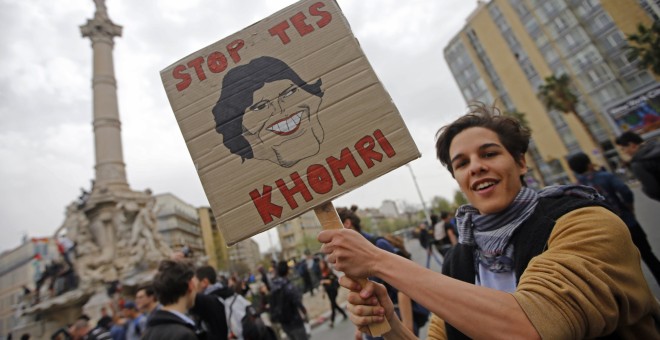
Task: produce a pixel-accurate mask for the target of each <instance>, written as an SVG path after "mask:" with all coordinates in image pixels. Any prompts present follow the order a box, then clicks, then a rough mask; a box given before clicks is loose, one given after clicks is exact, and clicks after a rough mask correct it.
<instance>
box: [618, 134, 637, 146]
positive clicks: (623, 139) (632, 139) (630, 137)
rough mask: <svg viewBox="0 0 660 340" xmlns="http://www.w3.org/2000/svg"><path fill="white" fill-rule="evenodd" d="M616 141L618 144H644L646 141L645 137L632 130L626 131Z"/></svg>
mask: <svg viewBox="0 0 660 340" xmlns="http://www.w3.org/2000/svg"><path fill="white" fill-rule="evenodd" d="M615 143H616V145H621V146H628V144H630V143H633V144H642V143H644V139H643V138H642V137H641V136H640V135H638V134H636V133H634V132H632V131H626V132H624V133H622V134H621V135H620V136H619V137H617V139H616V141H615Z"/></svg>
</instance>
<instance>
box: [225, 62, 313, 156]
mask: <svg viewBox="0 0 660 340" xmlns="http://www.w3.org/2000/svg"><path fill="white" fill-rule="evenodd" d="M284 79H288V80H291V81H292V82H293V83H294V84H295V85H296V86H298V87H300V88H301V89H303V90H305V91H307V92H308V93H310V94H313V95H315V96H318V97H323V91H322V90H321V79H319V80H317V81H316V82H315V83H313V84H308V83H307V82H305V81H303V80H302V79H301V78H300V76H298V74H297V73H296V72H295V71H294V70H293V69H291V68H290V67H289V65H287V64H286V63H284V62H283V61H281V60H279V59H276V58H273V57H266V56H264V57H259V58H256V59H253V60H251V61H250V62H249V63H247V64H245V65H241V66H237V67H234V68H233V69H231V70H229V72H227V74H226V75H225V77H224V79H223V80H222V89H221V90H220V98H219V99H218V102H217V103H216V104H215V106H214V107H213V110H212V111H213V116H214V118H215V130H216V131H217V132H218V133H219V134H221V135H222V139H223V144H224V145H225V146H226V147H227V148H228V149H229V151H230V152H231V153H233V154H235V155H239V156H241V158H242V159H246V158H247V159H250V158H253V157H254V155H253V154H252V147H251V146H250V143H248V141H247V140H246V139H245V137H243V114H244V113H245V109H247V108H248V107H250V105H252V104H253V103H252V95H253V94H254V92H255V91H257V90H259V89H260V88H262V87H263V86H264V84H266V83H270V82H274V81H277V80H284Z"/></svg>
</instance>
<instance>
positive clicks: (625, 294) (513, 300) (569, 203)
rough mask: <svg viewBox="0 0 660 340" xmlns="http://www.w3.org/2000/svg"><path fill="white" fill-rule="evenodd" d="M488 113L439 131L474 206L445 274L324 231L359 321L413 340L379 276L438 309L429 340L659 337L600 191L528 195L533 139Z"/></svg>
mask: <svg viewBox="0 0 660 340" xmlns="http://www.w3.org/2000/svg"><path fill="white" fill-rule="evenodd" d="M498 113H499V112H498V110H497V109H495V108H488V107H485V106H483V105H481V106H478V107H473V109H472V111H471V112H470V113H469V114H468V115H465V116H463V117H461V118H459V119H458V120H456V121H454V122H453V123H451V124H449V125H448V126H445V127H443V128H442V129H440V131H439V134H438V138H437V143H436V151H437V155H438V158H439V159H440V161H441V163H442V164H443V165H444V166H445V167H446V168H447V169H448V170H449V172H450V173H451V174H452V175H453V177H454V178H455V179H456V181H457V183H458V185H459V187H460V189H461V191H462V192H463V193H464V194H465V195H466V197H467V199H468V201H469V202H470V204H468V205H464V206H461V207H460V208H459V209H458V211H457V214H456V218H457V224H458V229H459V243H458V244H457V245H456V246H455V247H454V248H453V249H452V250H451V251H450V252H449V253H448V254H447V257H446V259H445V263H444V265H443V269H442V274H439V273H436V272H433V271H430V270H428V269H426V268H423V267H421V266H419V265H417V264H415V263H414V262H411V261H408V260H406V259H404V258H402V257H400V256H397V255H395V254H391V253H388V252H386V251H383V250H381V249H378V248H377V247H375V246H374V245H372V244H371V243H370V242H369V241H367V240H365V239H364V238H363V237H362V236H360V235H359V234H358V233H357V232H355V231H352V230H326V231H323V232H321V233H320V234H319V237H318V239H319V241H321V242H322V243H323V246H322V248H321V249H322V251H323V252H324V253H325V254H327V259H328V262H330V263H333V264H334V265H335V268H336V269H337V270H340V271H343V272H344V273H346V276H344V277H342V279H341V280H340V283H341V285H342V286H344V287H346V288H348V289H350V290H351V291H352V292H351V293H350V294H349V297H348V300H349V302H350V304H351V305H349V311H350V312H351V320H352V321H353V322H354V323H355V324H356V325H357V326H358V327H361V329H362V330H366V326H368V325H370V324H373V323H375V322H380V321H382V320H387V321H389V323H390V325H391V328H392V329H391V331H389V332H388V333H386V334H385V335H384V336H385V338H386V339H414V338H415V337H414V335H413V334H412V332H410V331H409V330H407V329H405V327H403V326H402V324H401V322H400V321H399V319H398V318H396V317H395V316H394V312H393V310H394V308H393V304H392V302H391V300H390V299H389V297H388V295H387V291H386V289H385V287H384V286H383V285H380V284H377V283H374V282H367V283H365V284H364V285H360V284H358V283H357V282H356V281H354V280H352V279H350V278H349V277H351V278H364V277H370V276H376V277H379V278H381V279H383V280H384V281H386V282H388V283H389V284H391V285H392V286H394V287H396V288H398V289H399V290H400V291H402V292H404V293H405V294H407V295H409V296H410V297H411V298H412V299H414V300H416V301H419V302H420V303H421V304H422V305H423V306H424V307H426V308H428V309H429V310H430V311H431V312H433V314H434V316H433V318H432V321H431V326H430V328H429V338H430V339H444V338H449V339H461V338H466V337H470V338H507V339H508V338H525V339H538V338H545V339H581V338H594V337H603V336H614V337H622V338H638V339H657V338H660V330H659V329H658V324H657V320H660V305H658V302H657V300H656V299H655V298H654V297H653V295H652V293H651V291H650V289H649V286H648V284H647V282H646V280H645V279H644V276H643V274H642V270H641V264H640V255H639V252H638V251H637V250H636V249H635V246H634V244H633V243H632V240H631V236H630V233H629V232H628V230H627V228H626V225H625V224H624V223H623V221H621V219H619V218H618V217H617V216H616V215H615V214H614V213H612V212H611V211H610V210H608V209H607V208H606V207H605V206H604V204H603V202H602V197H601V196H600V195H598V193H597V192H596V191H595V190H593V189H592V188H588V187H583V186H553V187H548V188H545V189H543V190H541V191H540V192H536V191H534V190H532V189H529V188H527V187H525V186H524V182H523V181H522V179H523V175H524V174H526V173H527V166H526V162H525V157H524V155H525V152H526V151H527V146H528V143H529V139H530V132H529V130H527V129H526V128H524V127H522V126H521V125H520V124H519V122H518V121H516V120H514V119H512V118H510V117H506V116H503V115H499V114H498Z"/></svg>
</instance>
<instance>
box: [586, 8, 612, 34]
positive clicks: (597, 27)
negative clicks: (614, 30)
mask: <svg viewBox="0 0 660 340" xmlns="http://www.w3.org/2000/svg"><path fill="white" fill-rule="evenodd" d="M613 24H614V23H613V22H612V18H611V17H610V15H609V14H607V13H606V12H601V13H600V14H598V15H597V16H596V17H595V18H594V19H593V20H592V21H591V22H590V23H589V30H590V31H591V33H592V34H594V35H598V34H599V33H601V32H603V31H604V30H606V29H608V28H610V27H612V25H613Z"/></svg>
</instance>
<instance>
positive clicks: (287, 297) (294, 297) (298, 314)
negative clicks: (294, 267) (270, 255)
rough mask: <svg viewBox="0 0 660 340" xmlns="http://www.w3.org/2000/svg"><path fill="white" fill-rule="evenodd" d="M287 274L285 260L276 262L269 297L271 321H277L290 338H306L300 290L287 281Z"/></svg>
mask: <svg viewBox="0 0 660 340" xmlns="http://www.w3.org/2000/svg"><path fill="white" fill-rule="evenodd" d="M288 275H289V265H288V264H287V262H286V261H280V262H278V263H277V277H276V278H275V279H273V283H272V284H273V290H272V293H271V299H270V317H271V321H272V322H276V323H279V324H280V325H281V326H282V329H283V330H284V333H286V335H287V337H288V338H289V339H290V340H307V339H308V336H307V331H306V330H305V322H306V321H307V320H308V317H307V309H306V308H305V306H304V305H303V303H302V294H301V292H300V290H298V288H297V287H296V286H295V285H294V284H293V283H292V282H291V281H289V279H288Z"/></svg>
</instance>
